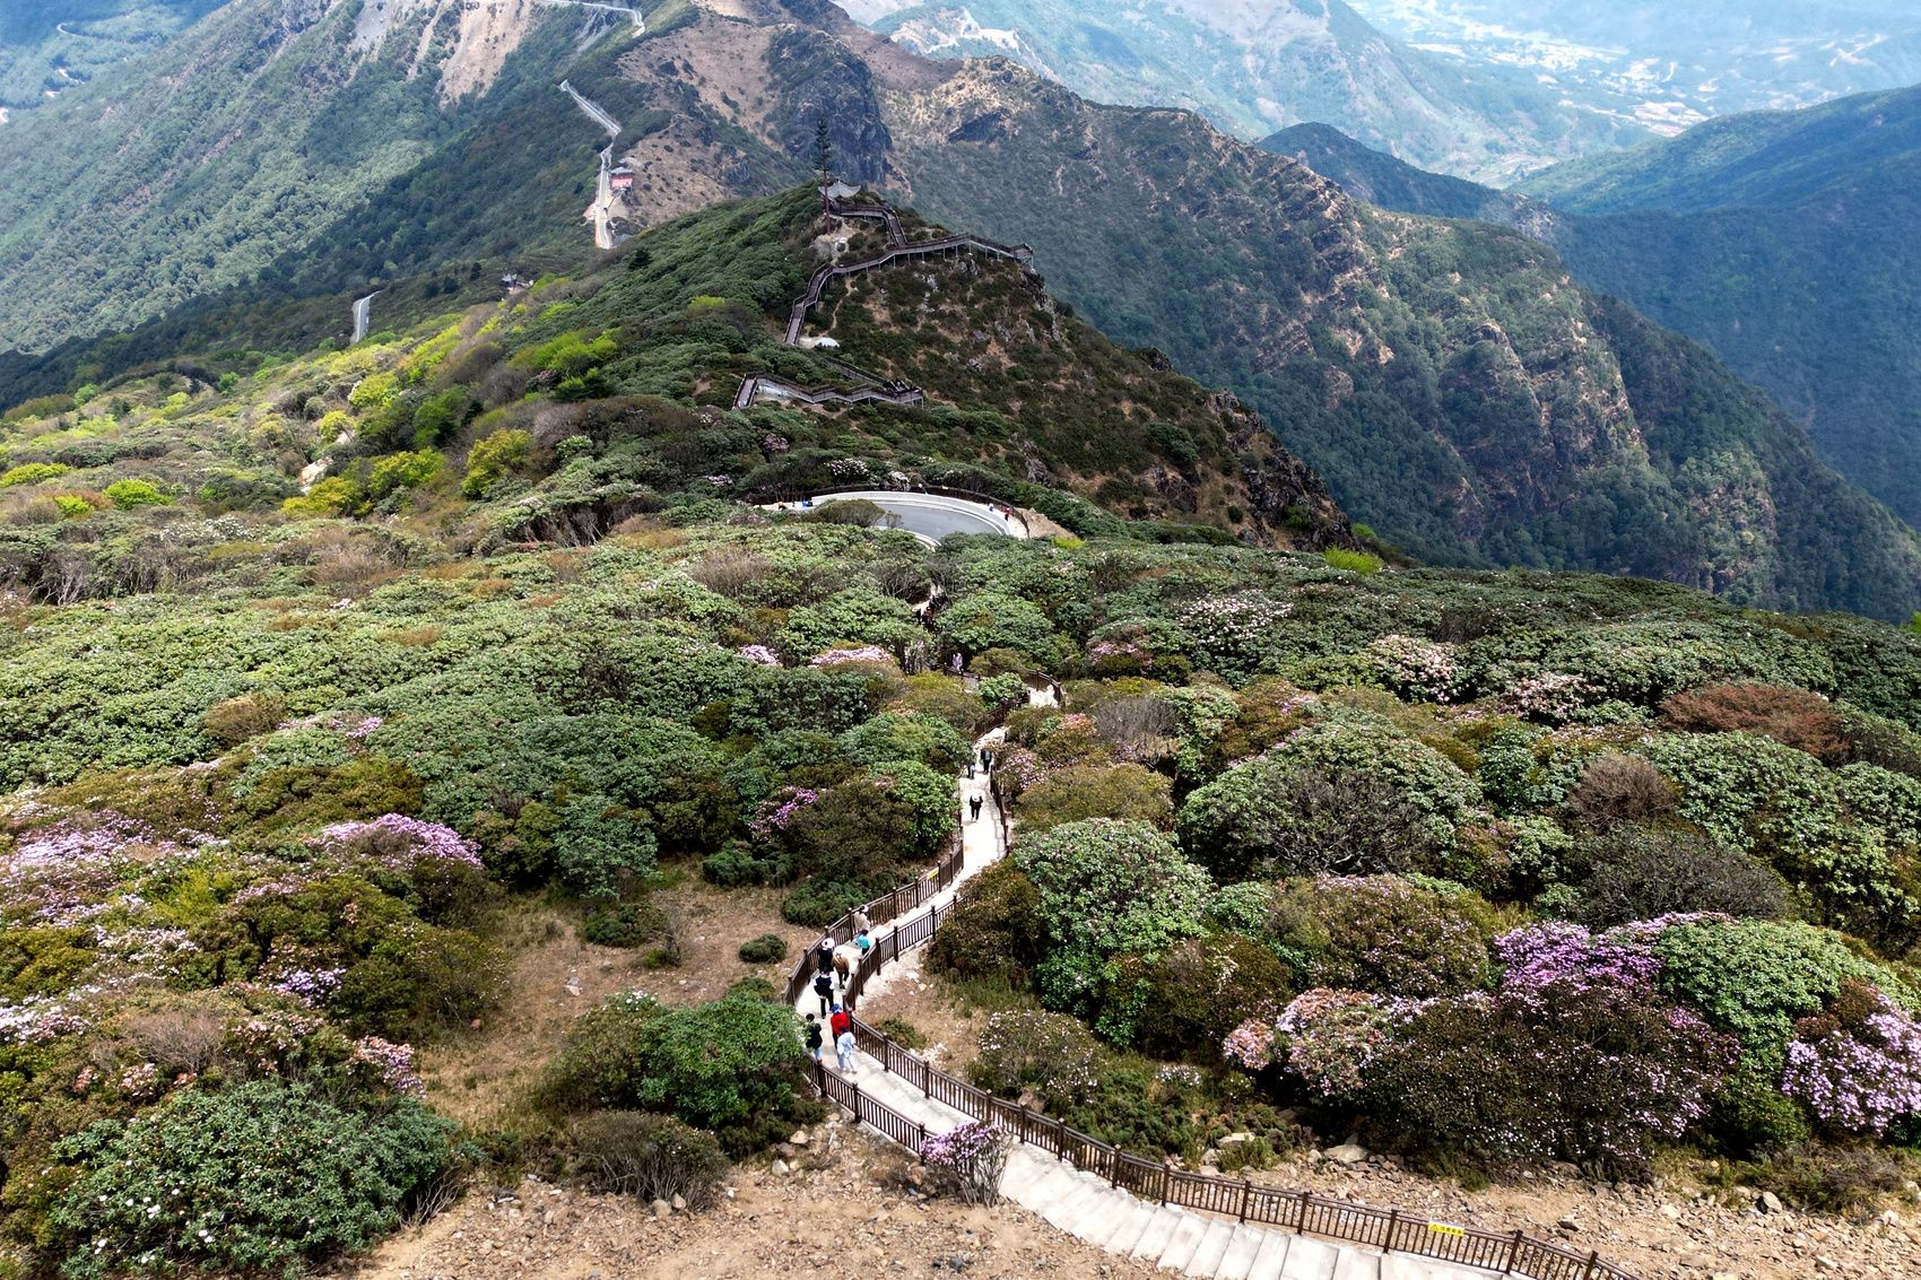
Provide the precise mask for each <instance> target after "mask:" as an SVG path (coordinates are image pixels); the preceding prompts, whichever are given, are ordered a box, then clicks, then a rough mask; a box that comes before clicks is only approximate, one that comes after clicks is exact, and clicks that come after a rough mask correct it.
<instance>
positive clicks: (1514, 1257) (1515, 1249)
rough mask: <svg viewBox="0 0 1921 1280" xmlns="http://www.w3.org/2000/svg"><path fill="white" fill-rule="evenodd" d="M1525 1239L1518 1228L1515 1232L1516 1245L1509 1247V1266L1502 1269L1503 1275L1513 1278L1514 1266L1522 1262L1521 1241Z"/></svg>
mask: <svg viewBox="0 0 1921 1280" xmlns="http://www.w3.org/2000/svg"><path fill="white" fill-rule="evenodd" d="M1524 1238H1525V1237H1524V1236H1522V1235H1521V1232H1520V1230H1519V1229H1518V1228H1517V1229H1516V1230H1515V1232H1514V1243H1513V1244H1510V1245H1509V1246H1508V1247H1507V1265H1506V1266H1505V1267H1502V1268H1501V1274H1502V1275H1504V1276H1511V1275H1513V1274H1514V1264H1515V1263H1517V1262H1519V1261H1520V1260H1521V1241H1522V1240H1523V1239H1524Z"/></svg>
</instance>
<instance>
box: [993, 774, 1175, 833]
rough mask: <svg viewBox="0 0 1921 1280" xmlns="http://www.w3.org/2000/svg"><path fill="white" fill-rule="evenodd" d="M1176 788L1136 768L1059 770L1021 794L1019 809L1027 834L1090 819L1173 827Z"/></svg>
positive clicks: (1164, 778) (1158, 775)
mask: <svg viewBox="0 0 1921 1280" xmlns="http://www.w3.org/2000/svg"><path fill="white" fill-rule="evenodd" d="M1172 796H1173V784H1172V783H1171V782H1170V781H1169V780H1168V779H1167V778H1166V777H1165V776H1164V775H1162V774H1158V773H1155V772H1154V771H1153V770H1151V769H1147V768H1144V767H1142V766H1141V765H1138V764H1118V765H1075V766H1070V767H1069V768H1065V769H1060V770H1056V771H1055V772H1053V773H1050V774H1048V775H1047V776H1046V777H1044V778H1042V779H1041V780H1040V781H1039V782H1037V783H1035V784H1034V785H1033V786H1031V787H1029V788H1027V790H1025V791H1023V792H1022V793H1021V797H1020V802H1019V805H1018V807H1017V809H1016V810H1015V813H1016V816H1017V817H1018V818H1019V820H1020V824H1021V829H1022V830H1023V831H1032V832H1038V831H1045V830H1047V829H1048V828H1049V827H1057V826H1060V825H1061V824H1062V823H1066V822H1080V821H1082V820H1084V819H1087V818H1115V819H1119V820H1121V821H1127V822H1145V823H1148V824H1150V825H1152V826H1156V827H1159V828H1161V829H1162V830H1166V829H1167V828H1168V827H1170V826H1172V825H1173V822H1174V802H1173V798H1172Z"/></svg>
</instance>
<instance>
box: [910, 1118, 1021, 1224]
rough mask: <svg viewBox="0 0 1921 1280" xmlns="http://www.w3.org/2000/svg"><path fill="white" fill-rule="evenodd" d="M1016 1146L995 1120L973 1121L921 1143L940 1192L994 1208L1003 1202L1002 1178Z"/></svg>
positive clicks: (930, 1135) (925, 1160)
mask: <svg viewBox="0 0 1921 1280" xmlns="http://www.w3.org/2000/svg"><path fill="white" fill-rule="evenodd" d="M1013 1145H1014V1143H1013V1138H1012V1137H1011V1136H1010V1135H1009V1134H1008V1133H1007V1131H1006V1130H1004V1129H1002V1128H1001V1127H1000V1126H999V1125H998V1124H996V1123H994V1122H993V1121H992V1120H970V1121H968V1122H966V1123H965V1124H961V1125H957V1126H955V1127H954V1128H952V1129H949V1130H948V1131H947V1132H946V1133H935V1134H929V1135H928V1136H927V1139H926V1140H925V1141H924V1142H922V1143H921V1147H920V1158H921V1162H922V1163H923V1164H925V1165H926V1166H927V1168H928V1170H929V1171H930V1172H931V1173H933V1174H935V1175H936V1186H937V1187H939V1188H940V1189H942V1190H951V1191H952V1192H953V1193H954V1194H956V1195H958V1196H959V1197H960V1198H961V1199H963V1200H966V1201H967V1202H968V1203H969V1204H984V1205H991V1204H994V1203H995V1202H997V1201H998V1200H999V1199H1000V1188H1001V1174H1002V1173H1003V1172H1004V1171H1005V1170H1006V1168H1007V1155H1008V1152H1009V1151H1010V1150H1011V1149H1012V1147H1013Z"/></svg>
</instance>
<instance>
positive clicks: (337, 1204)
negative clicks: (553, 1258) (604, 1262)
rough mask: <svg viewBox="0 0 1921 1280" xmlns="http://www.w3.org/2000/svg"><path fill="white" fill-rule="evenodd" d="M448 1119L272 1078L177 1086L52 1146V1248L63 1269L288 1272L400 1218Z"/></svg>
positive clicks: (439, 1147) (72, 1272)
mask: <svg viewBox="0 0 1921 1280" xmlns="http://www.w3.org/2000/svg"><path fill="white" fill-rule="evenodd" d="M453 1128H454V1126H453V1124H452V1123H451V1122H450V1121H447V1120H443V1119H441V1118H440V1117H438V1116H435V1115H433V1114H432V1113H431V1112H429V1111H428V1110H427V1109H426V1108H425V1107H423V1106H421V1105H420V1104H418V1103H416V1102H412V1101H401V1102H398V1103H395V1104H394V1105H393V1106H392V1107H391V1108H389V1109H388V1110H386V1111H385V1112H384V1113H380V1114H368V1113H359V1112H352V1111H348V1110H345V1109H343V1108H341V1107H339V1106H337V1105H336V1104H334V1103H332V1102H329V1101H327V1100H325V1099H324V1098H322V1097H321V1096H319V1095H317V1094H315V1093H314V1092H312V1091H311V1090H309V1089H308V1088H307V1087H306V1086H303V1085H297V1084H295V1085H290V1084H285V1083H283V1082H281V1081H278V1080H256V1081H251V1082H249V1083H246V1084H241V1085H237V1086H235V1087H233V1088H229V1089H222V1090H214V1089H206V1088H195V1089H188V1090H185V1091H183V1092H181V1093H177V1094H175V1095H174V1096H173V1097H172V1098H170V1099H169V1100H168V1101H167V1102H166V1103H165V1104H164V1105H163V1106H161V1107H160V1108H158V1109H157V1110H154V1111H152V1112H149V1113H147V1114H144V1115H141V1116H137V1117H135V1118H134V1119H132V1120H125V1121H121V1120H112V1121H103V1122H102V1123H100V1124H96V1125H94V1126H93V1127H92V1128H89V1129H87V1130H86V1131H85V1132H83V1133H81V1134H79V1135H77V1136H75V1137H73V1138H69V1139H67V1140H66V1141H64V1142H62V1143H61V1144H60V1145H59V1146H58V1147H56V1149H55V1156H56V1158H57V1159H59V1160H61V1161H63V1162H65V1163H67V1164H70V1165H71V1166H73V1168H74V1169H75V1172H76V1175H77V1176H76V1178H75V1181H74V1183H73V1185H72V1187H71V1188H70V1189H68V1191H67V1192H66V1194H65V1195H64V1196H63V1197H61V1199H60V1200H59V1201H58V1202H57V1203H56V1204H55V1206H54V1209H53V1212H52V1214H51V1215H50V1216H49V1220H48V1231H49V1234H50V1236H51V1238H52V1242H53V1243H52V1246H51V1252H52V1253H53V1254H54V1255H55V1256H57V1257H61V1258H63V1259H64V1272H65V1274H67V1275H69V1276H88V1277H91V1276H105V1275H109V1274H116V1273H120V1272H123V1271H127V1270H131V1271H136V1272H140V1273H143V1274H150V1275H167V1274H172V1273H174V1272H175V1271H177V1270H179V1269H181V1268H206V1269H209V1270H218V1271H234V1272H246V1273H263V1272H282V1273H297V1272H298V1271H299V1270H300V1269H301V1268H302V1266H303V1265H304V1264H309V1263H319V1262H322V1261H325V1260H326V1259H328V1258H330V1257H332V1256H335V1255H337V1254H341V1253H345V1252H350V1251H353V1250H357V1249H363V1248H365V1247H366V1246H368V1245H369V1244H371V1243H373V1242H374V1241H375V1240H377V1239H379V1238H380V1237H381V1236H383V1235H385V1234H386V1233H387V1232H389V1231H391V1230H393V1229H394V1228H395V1227H396V1226H398V1225H399V1223H400V1215H401V1209H402V1206H403V1204H404V1203H405V1201H406V1198H407V1195H408V1193H409V1192H411V1191H412V1190H414V1189H415V1188H416V1187H419V1186H420V1185H421V1184H422V1183H424V1182H425V1181H426V1180H427V1179H429V1178H431V1177H432V1176H433V1175H434V1174H435V1173H436V1172H437V1171H438V1170H439V1169H440V1168H441V1167H442V1166H443V1165H444V1164H445V1163H446V1162H447V1160H448V1156H449V1151H448V1143H449V1138H450V1135H451V1134H452V1131H453Z"/></svg>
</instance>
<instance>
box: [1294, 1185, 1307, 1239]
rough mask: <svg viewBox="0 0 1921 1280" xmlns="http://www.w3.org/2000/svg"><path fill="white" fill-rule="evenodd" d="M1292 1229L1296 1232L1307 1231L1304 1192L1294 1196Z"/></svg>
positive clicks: (1305, 1196)
mask: <svg viewBox="0 0 1921 1280" xmlns="http://www.w3.org/2000/svg"><path fill="white" fill-rule="evenodd" d="M1294 1229H1295V1230H1296V1231H1305V1230H1307V1192H1305V1191H1301V1192H1297V1193H1296V1194H1295V1199H1294Z"/></svg>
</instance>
